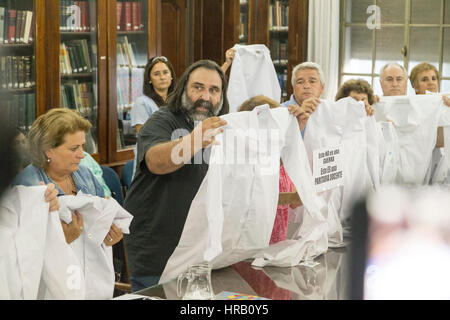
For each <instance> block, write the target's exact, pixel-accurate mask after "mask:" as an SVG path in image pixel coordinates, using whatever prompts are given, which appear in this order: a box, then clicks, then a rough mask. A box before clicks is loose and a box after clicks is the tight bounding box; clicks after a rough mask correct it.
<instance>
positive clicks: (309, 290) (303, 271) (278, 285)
mask: <svg viewBox="0 0 450 320" xmlns="http://www.w3.org/2000/svg"><path fill="white" fill-rule="evenodd" d="M348 256H349V249H348V248H340V249H330V250H329V251H328V252H327V253H326V254H323V255H321V256H319V257H318V258H316V259H315V260H314V261H315V262H318V265H317V266H315V267H313V268H311V267H306V266H302V265H298V266H295V267H290V268H280V267H264V268H253V267H252V266H251V260H249V261H242V262H238V263H236V264H234V265H232V266H229V267H226V268H222V269H217V270H213V271H212V274H211V283H212V286H213V290H214V293H215V294H218V293H220V292H222V291H231V292H237V293H241V294H249V295H257V296H260V297H264V298H268V299H273V300H344V299H348V297H349V294H350V285H351V282H350V280H351V279H350V267H349V259H348ZM135 293H136V294H140V295H145V296H151V297H159V298H163V299H169V300H180V299H181V298H179V297H178V296H177V281H176V279H175V280H172V281H169V282H167V283H165V284H161V285H157V286H153V287H150V288H147V289H143V290H140V291H138V292H135Z"/></svg>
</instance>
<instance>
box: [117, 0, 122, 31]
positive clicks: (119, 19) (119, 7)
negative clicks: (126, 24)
mask: <svg viewBox="0 0 450 320" xmlns="http://www.w3.org/2000/svg"><path fill="white" fill-rule="evenodd" d="M122 5H123V2H121V1H117V5H116V19H117V30H118V31H120V30H122V29H123V27H122Z"/></svg>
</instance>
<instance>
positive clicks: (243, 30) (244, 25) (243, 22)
mask: <svg viewBox="0 0 450 320" xmlns="http://www.w3.org/2000/svg"><path fill="white" fill-rule="evenodd" d="M240 8H241V10H240V11H241V12H240V18H239V43H240V44H244V45H245V44H248V14H249V12H248V0H240Z"/></svg>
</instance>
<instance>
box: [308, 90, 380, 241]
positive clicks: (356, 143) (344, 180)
mask: <svg viewBox="0 0 450 320" xmlns="http://www.w3.org/2000/svg"><path fill="white" fill-rule="evenodd" d="M381 137H382V133H381V129H380V127H379V126H377V125H376V123H375V119H374V118H373V117H368V116H367V114H366V111H365V108H364V104H363V103H362V102H357V101H356V100H354V99H353V98H350V97H348V98H344V99H341V100H339V101H337V102H330V101H325V100H322V101H321V103H320V104H319V105H318V106H317V108H316V110H315V111H314V113H312V114H311V116H310V117H309V119H308V122H307V125H306V132H305V136H304V141H305V148H306V151H307V153H308V157H309V161H310V164H311V167H312V168H315V167H317V165H318V164H317V163H319V164H321V165H322V166H323V168H322V169H321V171H322V172H323V174H321V172H319V173H318V174H317V176H318V178H316V179H315V183H316V187H317V190H318V191H320V196H321V197H323V199H324V200H325V201H326V202H327V204H328V212H329V215H328V217H329V218H330V219H331V218H334V217H339V218H340V221H341V222H342V223H343V224H346V222H348V219H349V218H350V216H351V212H352V208H353V205H354V202H355V201H357V200H359V198H361V197H364V196H365V195H366V193H367V192H368V191H369V190H373V189H376V188H377V187H378V186H379V182H380V157H379V148H380V146H379V145H380V142H379V140H380V139H381ZM337 156H339V161H337V160H336V158H337ZM323 163H325V165H323ZM331 163H333V164H331ZM327 164H328V165H327ZM339 172H341V175H339V177H341V182H340V184H336V185H332V184H330V185H329V186H328V187H322V185H326V184H327V183H328V180H331V177H333V176H332V175H334V176H337V173H339ZM315 177H316V175H315ZM330 212H332V213H333V214H331V213H330ZM329 223H330V224H332V223H336V222H333V221H332V222H329ZM331 236H332V235H330V234H329V237H331ZM341 240H342V239H341Z"/></svg>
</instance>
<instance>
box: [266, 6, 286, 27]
mask: <svg viewBox="0 0 450 320" xmlns="http://www.w3.org/2000/svg"><path fill="white" fill-rule="evenodd" d="M288 18H289V4H288V3H287V2H282V1H275V3H273V4H270V6H269V26H270V27H271V29H273V30H277V29H281V30H283V29H285V28H286V27H287V26H288V25H289V24H288V22H289V20H288Z"/></svg>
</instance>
